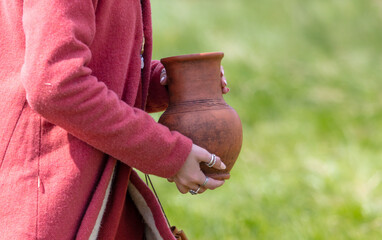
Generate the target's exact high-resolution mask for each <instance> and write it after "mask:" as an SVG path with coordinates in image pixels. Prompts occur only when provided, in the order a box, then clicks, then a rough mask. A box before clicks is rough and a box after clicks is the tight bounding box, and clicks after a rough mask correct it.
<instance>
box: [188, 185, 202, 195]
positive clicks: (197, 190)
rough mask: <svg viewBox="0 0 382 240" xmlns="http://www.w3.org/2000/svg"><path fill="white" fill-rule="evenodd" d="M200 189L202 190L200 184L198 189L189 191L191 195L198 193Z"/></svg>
mask: <svg viewBox="0 0 382 240" xmlns="http://www.w3.org/2000/svg"><path fill="white" fill-rule="evenodd" d="M199 190H200V186H199V187H198V189H196V190H192V189H191V190H190V191H188V192H189V193H191V195H196V194H198V192H199Z"/></svg>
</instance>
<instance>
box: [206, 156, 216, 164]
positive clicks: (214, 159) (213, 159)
mask: <svg viewBox="0 0 382 240" xmlns="http://www.w3.org/2000/svg"><path fill="white" fill-rule="evenodd" d="M215 163H216V155H215V154H212V155H211V160H210V161H209V162H208V163H206V164H207V166H208V167H213V166H214V165H215Z"/></svg>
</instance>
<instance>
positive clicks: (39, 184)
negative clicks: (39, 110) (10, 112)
mask: <svg viewBox="0 0 382 240" xmlns="http://www.w3.org/2000/svg"><path fill="white" fill-rule="evenodd" d="M39 128H40V130H39V138H38V156H37V188H36V189H37V194H36V239H38V230H39V229H38V223H39V195H40V187H41V184H42V183H41V179H40V158H41V141H42V119H41V116H39Z"/></svg>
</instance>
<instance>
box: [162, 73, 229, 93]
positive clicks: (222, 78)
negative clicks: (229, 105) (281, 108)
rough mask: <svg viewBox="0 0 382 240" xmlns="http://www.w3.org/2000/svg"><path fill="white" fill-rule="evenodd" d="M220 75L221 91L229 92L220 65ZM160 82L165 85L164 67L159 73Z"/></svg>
mask: <svg viewBox="0 0 382 240" xmlns="http://www.w3.org/2000/svg"><path fill="white" fill-rule="evenodd" d="M220 76H221V85H222V93H223V94H226V93H228V92H229V88H228V87H227V79H226V78H225V76H224V69H223V66H220ZM160 84H162V85H167V74H166V69H164V68H163V69H162V72H161V74H160Z"/></svg>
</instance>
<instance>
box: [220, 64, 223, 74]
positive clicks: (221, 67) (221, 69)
mask: <svg viewBox="0 0 382 240" xmlns="http://www.w3.org/2000/svg"><path fill="white" fill-rule="evenodd" d="M220 75H221V76H222V77H223V76H224V68H223V66H222V65H220Z"/></svg>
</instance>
